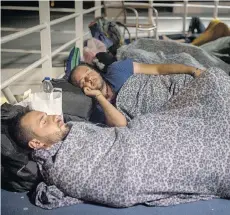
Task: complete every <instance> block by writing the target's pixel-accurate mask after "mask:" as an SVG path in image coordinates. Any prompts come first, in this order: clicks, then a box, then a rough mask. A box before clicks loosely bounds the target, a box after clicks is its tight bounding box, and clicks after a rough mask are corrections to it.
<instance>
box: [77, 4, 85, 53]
mask: <svg viewBox="0 0 230 215" xmlns="http://www.w3.org/2000/svg"><path fill="white" fill-rule="evenodd" d="M75 13H80V15H79V16H77V17H76V18H75V35H76V37H79V38H80V40H78V41H76V46H77V47H78V48H79V49H80V52H81V57H82V55H83V42H84V25H83V1H82V0H75Z"/></svg>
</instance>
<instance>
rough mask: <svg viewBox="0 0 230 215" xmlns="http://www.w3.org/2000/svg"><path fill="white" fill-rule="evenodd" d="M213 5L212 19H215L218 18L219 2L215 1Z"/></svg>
mask: <svg viewBox="0 0 230 215" xmlns="http://www.w3.org/2000/svg"><path fill="white" fill-rule="evenodd" d="M214 4H215V8H214V11H213V17H214V19H216V18H217V17H218V5H219V0H215V2H214Z"/></svg>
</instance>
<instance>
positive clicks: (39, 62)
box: [1, 56, 49, 89]
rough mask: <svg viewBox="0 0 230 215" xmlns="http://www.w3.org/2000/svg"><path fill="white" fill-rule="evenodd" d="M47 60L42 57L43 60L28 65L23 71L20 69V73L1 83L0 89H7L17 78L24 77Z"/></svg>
mask: <svg viewBox="0 0 230 215" xmlns="http://www.w3.org/2000/svg"><path fill="white" fill-rule="evenodd" d="M48 58H49V57H48V56H44V57H43V58H41V59H39V60H37V61H35V62H34V63H32V64H30V65H29V66H28V67H26V68H25V69H22V70H21V71H19V72H18V73H16V74H15V75H13V76H11V77H10V78H9V79H7V80H6V81H4V82H3V83H1V89H4V88H6V87H8V86H9V85H10V84H12V83H13V82H15V81H16V80H18V79H19V78H21V77H22V76H23V75H26V74H27V73H28V72H29V71H31V70H32V69H35V68H36V67H38V66H40V65H41V64H42V63H44V62H45V61H46V60H48Z"/></svg>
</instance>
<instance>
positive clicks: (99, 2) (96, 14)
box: [94, 0, 101, 18]
mask: <svg viewBox="0 0 230 215" xmlns="http://www.w3.org/2000/svg"><path fill="white" fill-rule="evenodd" d="M94 2H95V7H97V6H101V0H95V1H94ZM99 16H101V8H99V9H97V10H95V12H94V17H95V18H96V17H99Z"/></svg>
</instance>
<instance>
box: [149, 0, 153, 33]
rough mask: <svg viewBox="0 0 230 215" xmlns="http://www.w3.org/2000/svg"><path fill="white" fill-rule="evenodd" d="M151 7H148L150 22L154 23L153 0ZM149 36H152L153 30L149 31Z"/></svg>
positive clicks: (150, 0) (151, 0)
mask: <svg viewBox="0 0 230 215" xmlns="http://www.w3.org/2000/svg"><path fill="white" fill-rule="evenodd" d="M149 5H150V7H151V8H150V7H149V9H148V16H149V23H151V24H152V18H153V9H152V8H153V0H149ZM148 37H151V31H148Z"/></svg>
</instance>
